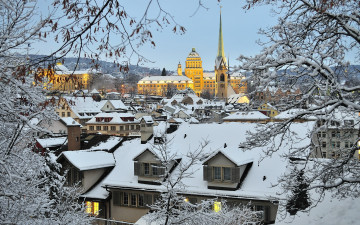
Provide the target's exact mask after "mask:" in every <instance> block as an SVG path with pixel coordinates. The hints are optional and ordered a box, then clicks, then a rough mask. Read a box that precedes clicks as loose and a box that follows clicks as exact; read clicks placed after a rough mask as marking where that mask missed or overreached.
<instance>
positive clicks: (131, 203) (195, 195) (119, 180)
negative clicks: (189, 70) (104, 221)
mask: <svg viewBox="0 0 360 225" xmlns="http://www.w3.org/2000/svg"><path fill="white" fill-rule="evenodd" d="M144 122H146V121H144ZM256 126H257V125H256V124H251V123H243V124H240V123H230V124H215V123H213V124H180V125H179V127H178V129H177V130H176V131H175V132H173V133H171V134H167V135H165V136H164V135H160V136H159V135H156V136H154V137H152V138H151V139H148V141H147V143H141V142H142V141H141V140H140V138H136V139H131V140H128V141H124V142H122V145H121V146H119V147H118V148H117V149H116V150H115V151H114V153H113V156H114V159H115V166H114V167H113V168H112V169H111V171H109V172H108V173H106V174H105V173H103V176H100V177H99V176H97V178H98V181H97V182H95V184H94V185H92V187H91V188H89V189H88V191H86V192H85V193H83V194H82V197H83V198H85V201H88V202H89V203H88V204H89V207H90V208H91V207H99V208H102V213H103V214H102V217H103V218H109V219H112V220H116V221H119V222H120V221H122V222H131V223H133V222H135V221H137V220H138V219H139V218H141V217H142V216H143V215H145V214H146V213H147V212H149V207H148V206H149V205H151V204H152V203H154V202H155V201H156V200H157V199H158V198H159V197H160V194H161V193H162V192H164V191H166V188H165V187H164V186H163V185H161V183H162V182H166V179H167V175H166V173H171V174H172V176H177V174H178V172H179V169H180V166H179V164H180V163H186V162H187V160H189V158H187V155H188V153H189V152H193V151H194V150H195V149H197V148H199V146H202V144H204V143H201V140H203V141H206V140H209V141H210V142H209V143H208V144H207V145H203V146H204V147H203V150H202V151H203V154H202V155H203V157H202V158H201V159H200V163H196V164H192V165H191V168H190V170H191V171H194V172H193V174H192V176H191V177H188V178H186V179H184V180H183V183H184V188H182V189H179V190H181V191H180V192H179V193H178V194H181V195H183V196H184V199H188V200H189V201H190V202H192V203H199V202H201V200H204V199H217V200H219V201H217V202H218V203H217V204H219V202H220V200H226V201H227V204H229V205H230V206H233V205H238V204H251V205H252V206H253V207H254V209H255V210H258V211H261V212H263V213H262V215H263V216H262V221H263V223H264V224H271V223H274V222H275V220H276V214H277V209H278V206H277V201H278V200H279V198H281V196H279V194H278V188H279V187H273V186H272V184H273V183H274V182H276V181H277V178H278V176H279V175H280V174H283V173H284V171H285V170H286V165H287V161H284V160H281V158H280V157H281V154H282V153H283V152H286V151H288V149H289V148H290V147H304V146H307V145H309V144H310V141H311V140H310V138H307V136H306V133H307V129H309V127H311V124H307V123H297V124H293V125H292V126H291V128H290V129H291V130H293V131H295V130H301V131H304V132H301V133H300V134H298V135H299V137H298V138H299V140H302V141H299V142H297V143H295V144H293V145H292V144H289V143H287V142H286V141H285V142H283V143H282V144H281V145H279V149H278V151H279V152H277V153H273V155H272V157H269V158H265V159H262V161H261V163H259V164H258V160H260V158H259V157H261V153H262V151H263V148H254V149H252V150H251V151H242V150H240V149H239V143H240V142H242V141H245V139H246V137H247V136H248V131H251V130H254V129H255V127H256ZM159 127H163V128H162V129H166V126H161V125H159ZM156 130H157V132H158V131H160V130H159V128H156ZM163 131H165V130H163ZM154 132H155V131H154ZM163 134H164V133H163ZM159 138H160V139H161V140H160V139H159ZM279 138H280V137H279ZM279 138H277V139H276V140H274V142H275V144H279ZM169 140H171V141H170V142H169V143H167V144H166V145H164V143H165V142H167V141H169ZM199 141H200V142H199ZM269 144H270V145H271V143H269ZM290 145H291V146H290ZM162 146H166V151H167V152H168V153H169V154H170V155H171V156H172V158H171V159H170V160H169V163H167V164H166V165H167V166H166V167H165V166H164V165H163V164H162V162H163V158H162V157H163V156H162V153H161V151H160V149H162ZM267 147H268V146H265V147H264V148H267ZM63 155H64V156H63V157H59V159H58V161H59V160H60V158H64V157H65V156H66V157H65V158H68V160H69V161H72V160H71V159H70V157H69V155H67V154H63ZM88 158H90V157H87V156H86V157H85V156H84V157H79V156H76V157H75V159H76V160H79V163H75V162H74V163H72V165H73V166H74V167H76V168H77V169H76V170H75V173H77V175H76V176H75V175H74V179H75V178H76V179H77V180H76V181H78V180H81V182H85V180H84V179H86V176H85V171H86V169H83V168H82V167H81V166H79V164H80V162H81V159H83V160H84V162H81V163H82V164H85V165H88V164H89V163H87V162H86V161H87V160H86V159H88ZM94 158H95V157H94ZM96 158H97V161H96V164H97V165H99V164H101V165H103V166H101V168H106V166H105V165H109V163H107V160H104V162H102V157H96ZM63 161H65V160H63ZM75 164H76V165H75ZM274 164H276V165H277V166H276V167H274ZM111 165H112V164H111ZM111 165H109V166H111ZM90 168H91V169H94V168H93V167H90ZM97 168H100V167H97ZM97 168H96V169H97ZM88 170H90V169H88ZM83 171H84V172H83ZM102 171H104V169H102ZM79 172H80V175H79ZM81 172H83V174H81ZM94 172H95V171H94ZM99 174H100V173H99ZM104 174H105V175H104ZM79 177H80V178H79ZM68 179H72V178H68ZM88 179H91V180H90V181H89V182H88V183H89V184H90V183H91V184H93V182H94V180H95V177H92V178H90V177H88ZM93 179H94V180H93ZM70 181H71V182H73V181H72V180H70ZM74 181H75V180H74ZM88 186H91V185H88ZM97 204H99V205H97ZM220 204H221V203H220ZM220 207H221V205H220ZM89 211H91V210H89ZM94 211H95V210H92V211H91V212H94ZM95 215H96V213H95ZM99 215H100V213H99Z"/></svg>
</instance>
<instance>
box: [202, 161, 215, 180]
mask: <svg viewBox="0 0 360 225" xmlns="http://www.w3.org/2000/svg"><path fill="white" fill-rule="evenodd" d="M212 169H213V167H212V166H207V165H205V166H204V167H203V178H204V180H206V181H209V182H211V181H213V180H214V179H213V176H212Z"/></svg>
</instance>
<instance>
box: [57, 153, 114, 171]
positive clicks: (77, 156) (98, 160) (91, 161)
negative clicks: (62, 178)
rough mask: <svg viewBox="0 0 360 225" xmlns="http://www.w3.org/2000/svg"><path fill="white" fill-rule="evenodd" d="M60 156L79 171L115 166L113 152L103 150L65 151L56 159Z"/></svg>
mask: <svg viewBox="0 0 360 225" xmlns="http://www.w3.org/2000/svg"><path fill="white" fill-rule="evenodd" d="M61 158H65V159H67V160H68V161H69V162H70V163H71V164H72V165H73V166H75V167H76V168H78V169H79V170H80V171H84V170H93V169H99V168H106V167H113V166H115V159H114V156H113V154H112V153H109V152H104V151H86V150H84V151H65V152H62V153H61V154H60V155H59V157H58V159H57V161H59V160H60V159H61Z"/></svg>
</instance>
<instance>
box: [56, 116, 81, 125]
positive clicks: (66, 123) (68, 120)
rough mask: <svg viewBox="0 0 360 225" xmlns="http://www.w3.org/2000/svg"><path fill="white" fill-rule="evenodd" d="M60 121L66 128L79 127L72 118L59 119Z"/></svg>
mask: <svg viewBox="0 0 360 225" xmlns="http://www.w3.org/2000/svg"><path fill="white" fill-rule="evenodd" d="M60 121H62V122H63V123H64V124H65V125H66V126H68V127H73V126H80V127H82V126H81V124H80V123H78V122H76V121H75V120H74V119H73V118H71V117H61V118H60Z"/></svg>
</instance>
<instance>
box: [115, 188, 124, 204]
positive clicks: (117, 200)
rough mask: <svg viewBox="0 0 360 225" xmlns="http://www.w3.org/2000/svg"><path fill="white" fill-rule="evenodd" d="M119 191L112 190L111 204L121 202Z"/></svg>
mask: <svg viewBox="0 0 360 225" xmlns="http://www.w3.org/2000/svg"><path fill="white" fill-rule="evenodd" d="M121 194H122V193H121V192H120V191H114V192H113V204H114V205H120V203H121V201H120V200H121Z"/></svg>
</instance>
